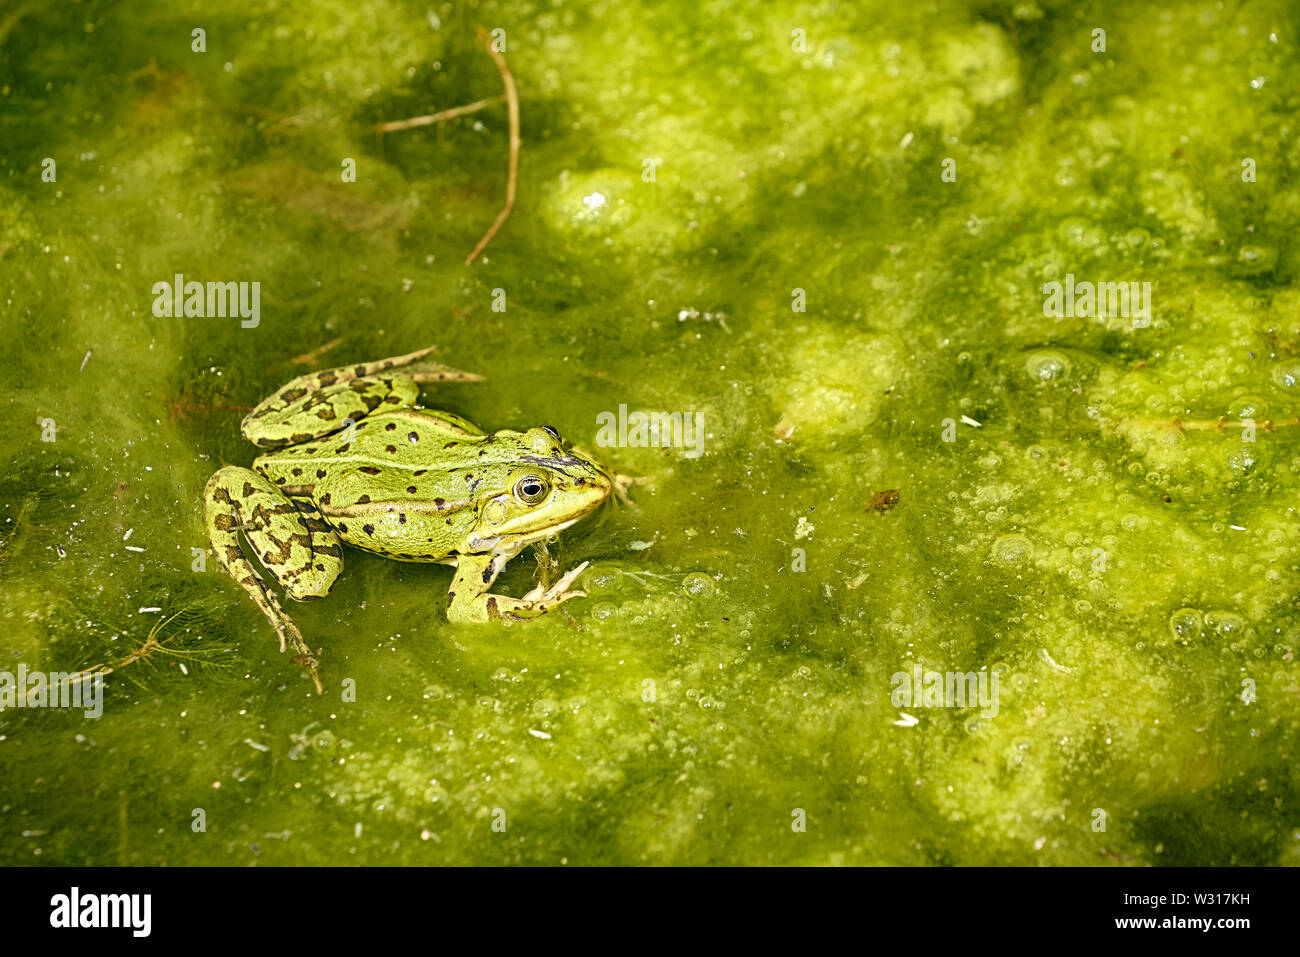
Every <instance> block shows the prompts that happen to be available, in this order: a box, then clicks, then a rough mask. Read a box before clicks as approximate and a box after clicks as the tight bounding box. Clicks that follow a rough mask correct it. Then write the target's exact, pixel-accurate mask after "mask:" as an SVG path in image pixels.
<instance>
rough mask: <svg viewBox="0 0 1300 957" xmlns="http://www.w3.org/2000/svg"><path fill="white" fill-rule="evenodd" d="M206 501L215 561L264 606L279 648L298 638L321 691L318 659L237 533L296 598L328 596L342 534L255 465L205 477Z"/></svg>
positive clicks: (299, 658)
mask: <svg viewBox="0 0 1300 957" xmlns="http://www.w3.org/2000/svg"><path fill="white" fill-rule="evenodd" d="M205 499H206V503H207V504H206V511H207V528H208V537H209V539H210V540H211V542H212V550H213V552H214V553H215V555H216V557H217V561H219V562H220V563H221V565H222V567H223V568H225V569H226V571H227V572H229V573H230V576H231V577H232V578H234V579H235V581H237V582H239V584H240V585H241V586H242V587H243V589H244V590H245V591H246V592H248V594H249V595H250V596H251V597H252V599H253V601H255V602H256V603H257V606H258V607H259V608H261V609H262V613H263V614H264V615H266V618H267V620H268V621H269V622H270V623H271V626H272V627H273V628H275V630H276V633H277V634H278V635H279V636H280V650H281V651H283V650H284V648H285V646H286V643H287V642H292V643H293V646H294V648H295V650H296V651H297V656H296V658H295V660H296V661H299V662H300V663H302V664H304V665H306V666H307V668H308V669H309V670H310V671H311V676H312V680H313V681H314V682H315V684H316V690H317V691H318V692H319V691H320V690H321V684H320V678H319V676H318V675H317V673H316V666H317V661H316V656H315V655H314V654H313V653H312V651H311V649H310V648H309V647H308V646H307V642H306V640H305V639H304V638H303V636H302V632H301V631H299V630H298V626H297V625H295V624H294V622H293V619H292V618H290V617H289V616H288V615H287V614H286V613H285V611H284V609H283V608H282V607H281V606H280V602H279V599H277V598H276V596H275V592H273V591H272V590H271V588H270V587H269V586H268V585H267V582H266V580H265V579H264V578H263V577H262V576H261V575H259V574H258V573H257V570H256V569H255V568H254V567H253V563H252V562H251V561H250V560H249V557H248V553H247V552H246V551H245V550H244V548H243V547H242V546H241V544H240V540H239V533H240V532H241V531H242V532H243V533H244V535H245V537H246V538H247V540H248V543H249V545H250V546H251V547H252V549H253V554H255V555H257V556H258V558H259V560H260V561H261V563H262V565H263V567H264V568H265V569H266V570H267V571H268V572H270V574H271V577H272V578H274V579H275V581H276V582H278V583H279V584H280V585H282V586H283V587H284V589H285V593H286V594H287V595H288V596H289V597H290V598H295V599H298V600H299V601H305V600H307V599H310V598H320V597H323V596H324V595H326V594H328V592H329V590H330V588H331V587H332V586H333V584H334V581H335V580H336V579H337V578H338V575H339V572H340V571H341V570H342V568H343V549H342V548H341V547H340V545H339V540H338V537H337V536H336V535H335V534H334V532H333V530H332V529H331V528H330V527H329V525H328V524H327V523H326V522H325V520H324V519H323V518H321V516H320V514H319V513H318V512H317V511H316V509H315V507H314V506H313V505H312V504H311V503H310V502H308V501H306V500H299V499H290V498H289V497H288V496H287V495H285V494H284V493H283V492H282V491H280V489H278V488H276V487H275V486H274V485H273V484H271V482H269V481H268V480H267V479H266V478H265V477H264V476H262V475H259V474H258V473H257V472H254V471H252V470H251V469H244V468H237V467H235V466H227V467H226V468H223V469H221V470H220V471H218V472H217V473H216V474H215V475H214V476H212V478H211V479H210V480H209V481H208V487H207V492H206V494H205Z"/></svg>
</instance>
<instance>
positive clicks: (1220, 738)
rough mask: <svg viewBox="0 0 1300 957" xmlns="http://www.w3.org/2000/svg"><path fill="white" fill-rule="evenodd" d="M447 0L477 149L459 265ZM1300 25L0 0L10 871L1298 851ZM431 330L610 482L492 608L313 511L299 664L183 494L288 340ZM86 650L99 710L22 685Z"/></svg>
mask: <svg viewBox="0 0 1300 957" xmlns="http://www.w3.org/2000/svg"><path fill="white" fill-rule="evenodd" d="M480 26H481V27H483V28H484V30H485V31H486V32H487V35H488V37H489V42H490V43H495V44H497V47H498V49H497V51H496V52H498V53H500V55H501V57H502V59H503V61H504V62H505V63H506V64H508V69H509V73H510V75H511V76H512V77H513V79H514V82H515V84H516V87H517V90H518V106H519V138H520V142H521V144H522V149H521V151H520V153H519V166H518V180H517V199H516V202H515V204H514V208H513V209H512V210H511V211H510V215H509V216H508V218H507V219H506V220H505V222H504V225H503V226H502V228H501V229H500V231H499V232H497V234H496V235H495V236H494V237H492V238H491V241H490V243H489V244H488V245H487V247H486V249H485V250H484V251H483V252H482V253H481V255H479V256H477V257H476V258H475V260H474V261H473V262H472V263H471V264H469V265H466V263H465V258H466V255H467V253H469V252H470V250H472V249H473V248H474V247H475V244H476V243H477V242H479V241H480V239H481V238H482V237H483V236H484V234H485V232H486V231H487V229H488V226H489V224H491V223H492V222H493V220H494V217H496V216H497V215H498V213H499V212H500V211H501V210H502V208H503V205H504V204H505V202H506V187H507V171H508V155H509V152H510V131H509V115H508V109H507V104H506V103H505V102H503V99H502V96H503V85H502V83H503V81H502V74H501V72H500V71H499V70H498V68H497V64H496V63H495V62H494V59H493V58H492V57H491V56H490V55H489V54H488V52H487V50H486V48H485V46H484V45H483V43H482V42H481V41H480V38H479V36H478V34H477V33H476V28H477V27H480ZM1298 41H1300V11H1297V9H1296V8H1295V7H1294V5H1292V4H1288V3H1285V2H1280V0H1279V2H1268V0H1264V2H1243V3H1168V4H1162V3H1152V4H1144V5H1133V4H1121V3H1114V4H1106V3H1099V4H1093V5H1091V6H1085V5H1079V4H1073V3H1050V2H1009V3H1004V2H988V3H971V4H963V3H948V2H938V3H934V4H929V5H920V4H897V3H883V2H882V3H868V4H850V3H806V4H796V3H789V4H769V3H757V2H754V3H748V4H730V3H720V2H704V3H697V2H687V0H671V2H664V3H650V2H646V3H644V4H640V5H637V4H633V3H618V4H614V3H601V2H593V3H584V2H569V0H560V2H545V3H542V2H538V3H509V4H496V3H486V2H485V3H480V4H478V5H469V6H466V5H460V4H455V5H453V4H445V3H433V4H429V3H399V2H392V0H390V2H368V3H351V2H338V0H327V2H321V3H315V4H312V5H310V6H307V5H291V4H285V3H277V2H247V3H243V2H235V0H232V2H228V3H224V4H220V5H218V6H216V7H213V6H212V5H188V4H175V3H170V2H169V3H162V2H155V0H146V2H138V3H130V4H127V3H111V2H97V0H86V2H81V3H69V4H58V5H52V4H40V3H27V4H23V3H19V4H17V5H11V6H10V7H9V9H8V10H7V12H5V13H4V14H3V15H0V316H3V324H4V325H3V330H4V335H3V336H2V337H0V352H2V358H3V369H4V373H5V374H4V378H3V381H2V382H0V401H2V402H3V420H4V423H5V424H4V428H3V429H2V430H0V443H2V448H0V451H2V452H3V455H4V459H5V461H6V462H7V463H8V464H7V467H6V468H5V469H4V471H3V474H2V475H0V505H2V506H3V520H2V521H0V583H2V585H3V595H4V601H3V610H2V611H0V615H2V616H3V618H2V625H3V627H2V628H0V655H3V660H4V662H5V664H4V665H3V669H2V670H3V674H6V675H9V676H10V678H9V679H0V680H4V681H6V682H7V687H8V688H9V697H8V698H7V699H6V702H5V703H6V705H7V706H6V707H5V710H4V711H3V712H2V713H0V767H2V768H3V773H2V774H0V834H3V839H2V840H0V861H3V862H4V863H6V864H47V863H63V864H138V865H146V864H159V863H166V864H258V863H261V864H316V863H333V862H345V863H346V862H358V863H392V864H419V863H514V862H519V863H547V864H559V863H568V864H596V863H643V862H644V863H672V864H704V863H803V864H821V863H846V864H952V863H955V864H982V863H997V864H1107V865H1133V864H1153V865H1160V864H1279V863H1280V864H1294V863H1296V862H1297V861H1298V860H1300V811H1297V807H1296V801H1297V797H1298V795H1297V786H1298V783H1300V781H1298V777H1297V773H1298V772H1297V731H1296V718H1297V715H1298V714H1300V681H1298V673H1297V664H1296V662H1295V660H1294V659H1295V654H1294V652H1295V649H1296V646H1297V644H1298V643H1300V613H1298V612H1297V605H1296V598H1297V590H1298V589H1300V567H1298V566H1300V563H1298V562H1297V554H1296V547H1295V543H1296V540H1297V533H1298V532H1300V515H1297V512H1296V504H1297V490H1298V484H1300V483H1298V482H1297V479H1296V465H1297V463H1298V462H1300V424H1298V422H1300V420H1298V419H1297V416H1300V384H1298V383H1300V291H1297V289H1296V287H1295V285H1294V283H1295V279H1296V273H1297V266H1298V265H1300V264H1298V262H1297V246H1296V242H1295V237H1296V230H1295V224H1296V219H1297V212H1298V211H1300V192H1298V191H1297V188H1296V177H1297V172H1298V171H1300V143H1298V142H1297V130H1296V120H1295V117H1296V108H1297V105H1300V96H1298V94H1297V90H1296V87H1295V84H1294V80H1293V78H1294V76H1295V75H1296V70H1297V66H1298V64H1297V42H1298ZM458 107H474V108H473V109H466V110H464V111H461V112H459V113H458V114H457V115H454V116H451V117H446V118H443V119H441V120H439V121H437V122H430V123H427V124H424V125H416V126H412V127H410V128H406V129H401V130H393V129H389V130H386V131H382V132H381V131H378V130H377V129H376V127H377V125H379V124H385V123H392V122H394V121H400V120H404V119H408V118H413V117H419V116H428V115H430V114H436V113H439V112H441V111H445V110H449V109H453V108H458ZM177 276H181V277H184V278H183V279H182V280H181V283H182V292H183V293H184V283H188V282H200V283H205V284H206V283H208V282H214V283H216V282H219V283H236V284H238V283H247V284H249V285H247V286H246V287H244V288H245V289H246V291H247V292H248V293H249V298H247V299H246V300H245V305H246V306H247V307H248V308H247V309H246V312H245V313H243V314H239V313H236V314H234V315H231V314H227V315H225V316H221V315H209V314H206V313H207V310H206V309H204V308H199V304H198V303H197V302H196V308H195V309H193V310H191V311H190V314H188V315H187V314H186V311H185V310H184V309H181V310H179V312H180V314H179V315H176V314H172V315H169V314H168V310H167V309H165V308H161V307H159V304H158V298H159V296H160V295H161V294H160V293H157V292H155V289H156V288H157V287H158V286H159V284H161V285H162V286H163V287H166V286H167V285H168V284H170V283H174V282H175V281H176V278H175V277H177ZM252 283H257V284H258V285H257V287H256V288H257V295H258V297H259V298H258V300H257V308H256V309H255V310H254V309H252V308H251V307H252V300H251V291H252V289H253V287H252V285H251V284H252ZM232 288H234V287H232ZM227 312H228V313H230V312H236V310H235V309H234V308H233V307H232V309H230V310H227ZM431 344H436V345H437V346H438V350H439V351H438V356H439V358H440V359H441V360H442V361H445V362H447V363H449V364H451V365H454V366H456V367H457V368H462V369H470V370H473V371H476V372H479V373H481V374H483V375H484V376H485V377H486V381H485V382H482V383H473V384H471V383H465V384H453V385H447V386H446V387H443V388H438V389H432V390H428V391H427V392H426V394H425V402H426V404H428V405H430V406H432V407H435V408H440V409H447V410H450V411H454V412H456V413H458V414H460V415H463V416H465V417H467V418H468V419H470V420H471V421H473V422H475V423H478V424H479V425H481V426H483V427H485V428H487V429H501V428H526V427H532V426H539V425H553V426H555V427H556V428H558V429H559V430H560V432H562V433H563V434H564V435H565V436H566V437H567V438H568V439H570V440H571V441H573V442H575V443H578V444H580V445H583V446H585V447H588V448H596V449H597V450H598V451H599V453H600V454H601V456H602V457H603V458H604V459H606V460H607V461H608V462H609V463H610V464H611V465H612V466H613V467H615V468H617V469H619V470H620V471H622V472H626V473H629V474H636V475H641V476H645V477H647V479H648V482H647V484H645V485H643V486H641V487H638V488H636V489H634V490H633V492H632V500H633V504H632V506H630V507H624V508H619V509H617V510H613V511H611V512H610V513H608V514H606V515H605V516H603V520H601V521H590V522H584V523H582V524H580V525H578V526H575V527H574V528H573V529H571V530H569V531H567V532H565V533H564V534H563V535H562V536H561V537H560V541H559V542H558V543H556V544H553V545H551V546H550V558H551V559H552V560H553V561H554V562H557V563H559V564H560V565H562V566H563V567H572V566H573V565H576V564H578V563H579V562H581V561H585V560H590V561H591V562H592V566H591V568H590V569H589V570H588V571H587V572H586V573H585V575H584V578H583V580H582V585H583V587H584V589H585V590H586V591H587V592H588V597H587V598H585V599H581V600H576V601H573V602H571V603H568V604H566V605H565V606H564V609H563V610H562V611H561V612H556V613H552V614H551V615H548V616H547V617H546V618H544V619H542V620H539V621H536V622H531V623H527V624H525V625H520V626H511V627H508V628H507V627H504V626H500V625H487V626H453V625H450V624H448V623H447V621H446V619H445V607H446V595H447V587H448V584H449V582H450V576H451V573H450V571H449V570H448V569H446V568H444V567H442V566H436V565H417V564H402V563H397V562H391V561H386V560H384V559H383V558H380V557H377V556H371V555H366V554H362V553H360V552H356V551H352V550H350V551H349V552H348V553H347V556H346V562H345V565H346V567H345V568H344V571H343V574H342V576H341V578H340V580H339V582H338V584H337V586H336V587H335V589H334V590H333V592H332V594H330V595H329V597H328V598H326V599H324V600H322V601H317V602H312V603H309V604H301V605H297V604H295V605H294V606H293V608H292V611H293V613H294V616H295V619H296V620H297V622H298V624H299V625H300V626H301V627H302V630H303V632H304V634H306V635H307V636H308V638H309V640H310V641H311V643H312V645H313V647H314V648H316V649H317V650H318V651H319V652H320V655H321V669H320V670H321V677H322V681H323V683H324V686H325V693H324V694H323V695H319V696H318V695H316V694H315V693H314V690H313V688H312V685H311V682H310V681H309V680H307V678H306V677H305V676H304V673H303V668H302V667H301V666H299V665H297V664H295V663H294V662H293V661H292V660H291V656H290V655H289V654H281V653H280V652H279V650H278V647H277V643H276V641H275V639H274V636H273V634H272V633H271V631H270V629H269V628H268V626H267V624H266V622H265V620H264V619H263V618H262V617H261V615H260V614H259V612H258V610H257V609H256V608H255V607H254V605H253V603H252V602H251V601H249V600H248V599H247V597H246V596H245V595H244V594H243V593H242V592H241V591H240V590H239V588H238V586H236V585H235V584H234V582H232V581H231V580H230V579H229V578H228V577H227V576H226V575H224V574H223V573H222V571H221V569H220V568H219V567H218V566H217V563H216V562H215V560H213V558H212V556H211V555H210V553H209V552H208V551H207V540H206V537H205V534H204V524H203V509H202V494H203V488H204V484H205V482H206V480H207V478H208V476H209V475H211V474H212V473H213V472H214V471H215V470H216V469H217V468H219V467H221V466H222V465H226V464H237V465H248V464H249V463H250V462H251V461H252V459H253V457H254V455H255V450H254V449H253V447H252V446H250V445H248V444H246V443H245V442H244V441H243V440H242V439H241V437H240V435H239V420H240V418H241V417H242V416H243V414H244V410H247V409H248V408H250V407H252V406H253V405H255V404H256V403H257V402H258V401H259V400H260V399H261V398H262V397H263V396H265V395H267V394H269V393H270V392H271V391H273V390H274V389H276V388H277V387H279V386H280V385H282V384H283V383H284V382H286V381H288V380H289V379H291V378H293V377H294V376H297V375H300V374H302V373H304V372H307V371H311V370H312V369H316V368H323V367H326V366H332V365H341V364H344V363H353V362H359V361H363V360H370V359H378V358H381V357H384V356H389V355H395V354H399V353H404V352H410V351H412V350H415V349H418V348H421V347H424V346H427V345H431ZM643 412H665V413H670V414H671V413H676V414H678V415H679V416H681V417H682V418H681V421H682V422H683V426H685V424H686V422H687V421H688V420H687V419H686V416H689V417H690V418H689V422H690V423H691V427H692V428H694V429H698V430H699V431H698V433H696V434H695V435H693V436H690V437H689V439H690V440H688V435H687V434H686V432H687V430H686V429H685V428H684V429H683V434H681V435H667V432H665V431H661V432H659V433H657V434H655V435H654V436H652V438H656V439H658V440H660V441H658V442H657V443H655V444H650V443H649V442H639V441H638V439H639V438H641V436H639V435H638V430H637V427H636V422H637V413H643ZM666 421H669V420H666ZM611 423H614V424H613V425H612V426H611ZM665 436H667V438H665ZM543 558H544V556H543ZM544 572H545V570H544V569H541V568H540V567H539V565H538V563H537V562H534V561H533V558H532V557H531V555H521V556H520V557H518V558H516V559H515V560H514V561H513V562H512V563H511V564H510V566H509V567H508V569H507V571H506V573H505V574H504V575H503V576H502V579H501V582H500V583H499V588H500V590H502V591H504V592H505V593H507V594H514V595H518V594H522V593H523V592H525V591H527V590H528V589H529V588H531V587H532V584H533V583H534V581H535V580H536V579H537V578H538V575H539V574H543V573H544ZM99 666H106V667H111V668H112V669H113V671H112V673H111V674H109V675H108V677H107V679H105V680H104V682H103V687H102V701H101V702H100V704H101V707H102V714H100V715H99V716H98V717H87V715H86V714H85V710H87V709H82V710H76V709H73V708H54V707H36V706H32V705H39V704H40V703H41V702H40V700H39V699H38V698H22V697H21V696H17V697H16V696H15V694H14V692H15V689H16V688H17V687H18V686H17V685H16V682H17V675H18V674H19V672H20V671H21V672H23V673H24V674H25V675H26V680H29V681H30V680H31V677H32V675H36V674H40V675H48V676H51V680H53V676H54V675H56V674H57V673H66V672H75V671H78V670H85V669H94V668H96V667H99ZM92 686H93V685H92ZM30 687H31V686H30V685H29V686H25V688H24V690H27V689H30ZM0 690H2V689H0ZM913 692H915V694H913ZM45 703H46V704H47V705H48V704H49V702H48V701H47V702H45Z"/></svg>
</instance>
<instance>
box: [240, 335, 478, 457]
mask: <svg viewBox="0 0 1300 957" xmlns="http://www.w3.org/2000/svg"><path fill="white" fill-rule="evenodd" d="M432 351H433V349H432V348H429V349H421V350H419V351H418V352H411V353H408V354H407V355H404V356H393V357H392V358H390V359H379V360H377V361H375V362H363V363H360V364H358V365H351V366H339V367H338V368H336V369H325V370H324V371H322V372H313V373H311V374H309V375H303V376H299V377H298V378H296V379H294V380H293V381H292V382H290V383H289V384H287V385H285V386H284V387H283V388H281V389H280V390H279V391H278V392H276V393H275V394H274V395H272V396H270V397H269V398H266V399H264V400H263V401H262V402H261V403H259V404H258V406H257V407H256V408H255V409H253V411H252V412H250V413H248V415H246V416H245V417H244V421H243V422H242V423H241V425H240V429H241V430H242V431H243V433H244V438H246V439H248V441H250V442H252V443H253V444H254V445H260V446H262V448H279V447H281V446H285V445H297V444H299V443H302V442H310V441H312V440H313V439H318V438H321V437H322V436H325V435H329V434H331V433H333V432H338V431H339V430H340V429H344V428H346V427H347V426H348V425H349V424H350V423H355V422H356V421H357V420H359V419H361V418H362V417H363V416H365V415H368V414H369V413H371V412H374V411H375V409H377V408H379V407H380V406H385V405H386V406H390V407H392V408H395V409H396V408H402V407H404V406H408V405H414V404H415V401H416V400H417V399H418V398H419V396H420V383H422V382H478V381H481V380H482V378H483V377H482V376H479V375H475V374H474V373H472V372H460V371H458V370H456V369H452V368H449V367H447V366H444V365H439V364H438V363H436V362H430V361H421V360H423V359H424V357H425V356H427V355H428V354H429V353H430V352H432ZM397 370H400V371H397Z"/></svg>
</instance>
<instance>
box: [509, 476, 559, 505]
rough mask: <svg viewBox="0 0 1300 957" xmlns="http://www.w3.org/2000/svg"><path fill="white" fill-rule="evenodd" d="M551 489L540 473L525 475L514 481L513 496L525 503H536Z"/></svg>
mask: <svg viewBox="0 0 1300 957" xmlns="http://www.w3.org/2000/svg"><path fill="white" fill-rule="evenodd" d="M550 491H551V483H550V482H548V481H546V479H544V478H542V477H541V476H540V475H525V476H524V477H523V478H521V479H520V480H519V481H518V482H516V483H515V498H517V499H519V501H521V502H523V503H524V504H525V505H536V504H538V503H539V502H541V500H542V499H544V498H546V496H547V493H549V492H550Z"/></svg>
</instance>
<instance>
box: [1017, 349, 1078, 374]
mask: <svg viewBox="0 0 1300 957" xmlns="http://www.w3.org/2000/svg"><path fill="white" fill-rule="evenodd" d="M1025 371H1026V372H1028V373H1029V377H1030V378H1031V379H1033V380H1034V381H1035V382H1055V381H1056V380H1057V379H1062V378H1064V377H1065V376H1066V375H1068V374H1069V372H1070V360H1069V359H1067V358H1066V357H1065V356H1064V355H1062V354H1061V353H1059V352H1046V351H1044V352H1031V353H1030V354H1029V355H1028V356H1026V357H1025Z"/></svg>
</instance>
